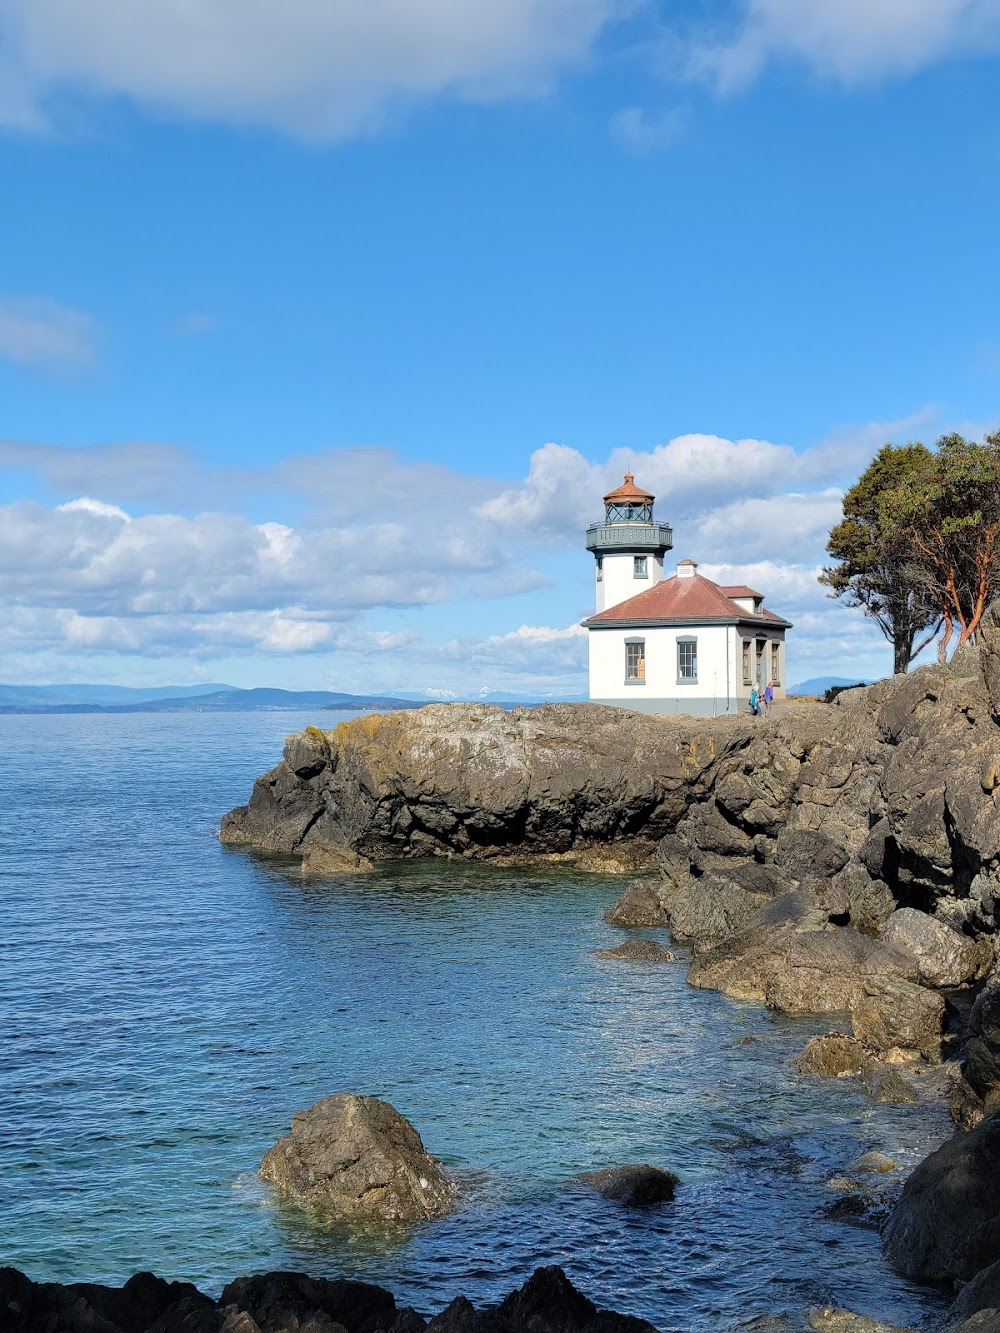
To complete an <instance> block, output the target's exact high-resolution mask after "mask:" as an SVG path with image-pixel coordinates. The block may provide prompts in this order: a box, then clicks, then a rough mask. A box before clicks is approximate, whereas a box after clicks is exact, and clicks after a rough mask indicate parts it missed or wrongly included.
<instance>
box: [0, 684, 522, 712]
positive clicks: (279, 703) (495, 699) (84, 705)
mask: <svg viewBox="0 0 1000 1333" xmlns="http://www.w3.org/2000/svg"><path fill="white" fill-rule="evenodd" d="M436 702H440V701H439V700H437V699H431V698H428V696H427V695H426V694H410V693H401V694H377V695H374V694H342V693H340V692H339V691H337V690H278V689H265V688H262V689H253V690H242V689H239V688H238V687H237V686H235V685H161V686H159V687H156V688H152V689H132V688H129V687H128V686H125V685H0V713H191V712H197V713H249V712H260V711H270V712H274V711H278V710H289V709H296V708H315V709H318V710H320V711H324V710H337V711H344V712H364V711H366V710H369V709H378V710H379V711H380V712H387V711H389V710H390V709H399V708H413V707H419V706H420V705H422V704H428V703H436ZM447 702H453V701H452V700H448V701H447ZM466 702H468V700H466ZM476 702H485V703H495V704H501V705H513V704H527V705H532V704H540V703H545V702H546V701H545V700H544V699H538V698H529V697H526V696H518V695H513V694H506V693H504V692H503V691H500V690H498V691H496V692H493V691H490V692H488V693H484V694H482V695H479V696H477V698H476Z"/></svg>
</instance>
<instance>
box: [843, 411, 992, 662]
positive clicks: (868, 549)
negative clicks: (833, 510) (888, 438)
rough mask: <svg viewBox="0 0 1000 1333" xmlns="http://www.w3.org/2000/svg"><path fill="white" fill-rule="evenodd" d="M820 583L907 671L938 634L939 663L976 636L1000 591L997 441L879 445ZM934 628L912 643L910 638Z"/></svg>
mask: <svg viewBox="0 0 1000 1333" xmlns="http://www.w3.org/2000/svg"><path fill="white" fill-rule="evenodd" d="M827 551H828V552H829V553H830V555H831V556H833V558H834V560H835V561H837V563H836V564H835V565H832V566H831V567H830V568H828V569H825V570H824V571H823V574H822V575H821V580H820V581H821V582H823V583H825V584H826V585H827V586H828V587H829V588H830V589H831V592H832V595H833V596H835V597H843V598H845V600H846V601H847V604H848V605H850V606H861V607H863V608H864V610H865V613H866V614H867V615H870V616H872V617H873V618H874V619H875V620H876V622H877V623H878V625H879V627H880V628H881V629H882V632H883V633H884V634H885V636H886V638H888V639H889V640H890V641H891V642H892V644H893V649H894V658H895V663H894V665H895V670H896V671H897V672H898V671H905V670H906V668H907V666H908V665H909V663H910V662H911V661H912V660H913V658H914V657H915V656H916V654H917V653H918V652H919V651H920V650H921V648H923V647H924V646H925V645H926V644H927V643H928V642H929V639H930V637H933V633H934V632H936V630H937V627H938V626H939V625H940V626H943V632H942V638H941V645H940V653H941V656H942V657H944V655H945V653H946V652H947V647H948V643H949V641H950V639H951V637H952V634H953V633H954V631H955V630H956V629H957V630H958V634H959V640H958V642H959V646H961V645H962V644H963V643H967V642H968V641H969V640H970V639H971V638H972V637H973V636H974V635H975V633H976V630H977V628H978V626H979V622H980V620H981V618H982V615H983V612H984V611H985V609H986V607H987V605H988V604H989V601H990V599H991V598H992V597H993V596H994V595H995V593H996V591H997V589H998V586H1000V431H997V432H995V433H994V434H992V435H987V436H986V438H985V440H983V442H982V443H975V442H972V441H969V440H966V439H964V438H963V437H962V436H961V435H945V436H942V438H941V439H940V440H939V441H938V443H937V447H936V449H935V450H934V451H931V450H930V449H928V448H927V447H926V446H925V445H923V444H908V445H903V446H897V445H892V444H887V445H886V446H885V447H884V448H883V449H881V450H880V451H879V453H878V455H877V456H876V457H875V458H874V459H873V461H872V463H871V465H870V466H869V467H868V469H867V470H866V472H865V473H864V475H863V476H862V477H861V478H860V479H859V480H858V481H857V482H856V483H855V485H854V486H852V487H851V489H850V490H849V491H848V492H847V494H846V495H845V496H844V518H843V521H842V522H841V523H838V524H837V526H836V527H835V528H834V529H833V531H832V532H831V533H830V540H829V542H828V544H827ZM929 626H933V627H934V629H933V630H932V633H931V635H930V636H929V637H928V638H925V639H924V641H923V642H922V643H917V642H916V639H917V635H918V634H920V633H921V632H922V631H923V630H925V629H927V628H928V627H929Z"/></svg>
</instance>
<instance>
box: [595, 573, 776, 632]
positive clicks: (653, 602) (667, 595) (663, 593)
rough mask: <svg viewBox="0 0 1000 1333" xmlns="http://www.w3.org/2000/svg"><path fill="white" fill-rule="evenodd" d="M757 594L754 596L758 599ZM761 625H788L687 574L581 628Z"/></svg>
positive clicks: (656, 585) (611, 608)
mask: <svg viewBox="0 0 1000 1333" xmlns="http://www.w3.org/2000/svg"><path fill="white" fill-rule="evenodd" d="M759 595H760V594H759V593H758V594H755V596H759ZM712 620H714V621H719V622H730V623H731V622H733V621H747V622H754V621H757V622H761V621H767V623H768V624H770V625H775V626H777V625H785V626H788V627H789V628H790V622H789V621H787V620H785V619H784V618H783V617H782V616H779V615H776V614H775V613H774V612H773V611H761V612H760V613H759V614H756V615H754V614H752V613H751V612H749V611H747V610H745V609H744V608H743V607H742V606H738V605H737V603H736V602H734V601H732V599H731V598H729V597H727V595H726V590H725V589H724V588H720V587H719V585H718V584H717V583H713V582H712V580H711V579H706V578H705V577H704V575H702V574H689V575H687V576H685V577H684V578H677V577H676V576H675V577H672V578H669V579H661V580H660V582H659V583H654V584H653V586H652V587H651V588H647V589H646V590H645V591H644V592H640V593H638V594H637V595H636V596H635V597H629V598H628V599H627V600H626V601H624V602H619V603H618V605H617V606H609V607H608V609H607V610H606V611H599V612H598V613H597V615H594V616H590V617H589V619H587V620H585V621H584V622H583V623H584V624H585V625H608V624H611V625H619V624H623V623H628V624H630V625H647V624H651V623H657V622H660V621H667V622H677V623H680V624H694V623H703V622H705V621H712Z"/></svg>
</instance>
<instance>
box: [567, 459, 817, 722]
mask: <svg viewBox="0 0 1000 1333" xmlns="http://www.w3.org/2000/svg"><path fill="white" fill-rule="evenodd" d="M655 498H656V497H655V496H652V495H650V493H649V491H644V490H643V489H642V487H641V486H637V485H636V484H635V478H634V477H633V476H632V474H631V472H626V474H625V480H624V482H623V483H622V485H621V486H619V487H617V489H615V490H613V491H609V492H608V494H607V495H606V496H605V497H604V522H603V523H592V524H591V526H590V527H589V528H588V529H587V550H588V551H591V552H592V553H593V556H594V563H595V566H596V568H595V574H594V577H595V581H596V592H597V596H596V599H595V600H596V602H597V609H596V611H595V613H594V614H593V615H592V616H590V617H589V619H587V620H585V621H584V622H583V624H584V626H585V628H586V629H587V630H588V631H589V633H588V635H587V638H588V641H589V649H590V697H591V699H592V700H593V701H594V703H601V704H611V705H613V706H615V707H618V708H630V709H633V710H636V711H638V712H641V713H660V714H666V715H671V714H673V715H676V714H681V713H686V714H688V715H690V716H692V717H716V716H718V715H720V714H725V713H729V714H733V713H738V712H741V711H743V710H744V709H745V708H746V705H747V701H748V699H749V697H750V691H751V690H752V689H754V687H756V688H757V689H758V690H761V691H762V690H763V689H764V687H765V685H770V686H771V689H772V694H773V696H774V698H775V700H777V701H779V702H780V701H781V700H782V699H783V698H784V693H785V692H784V684H783V683H784V679H785V631H786V630H789V629H791V628H792V626H791V622H790V621H788V620H786V619H785V618H784V616H779V615H777V614H776V613H775V612H774V611H770V610H768V609H767V608H766V607H765V606H764V595H763V593H759V592H757V591H756V590H755V589H754V588H750V587H747V585H746V584H742V583H741V584H728V585H725V586H723V585H722V584H719V583H714V582H713V581H712V580H711V579H709V578H706V577H705V576H704V575H703V574H699V573H698V566H697V565H696V564H695V562H694V561H693V560H689V559H685V560H681V561H679V562H678V564H677V566H676V571H674V570H671V571H670V572H669V573H667V574H664V569H663V557H664V556H665V555H666V553H667V552H668V551H669V550H671V548H672V547H673V544H674V541H673V533H672V532H671V531H670V529H669V528H668V527H667V525H666V524H665V523H657V522H655V521H654V519H653V501H654V499H655Z"/></svg>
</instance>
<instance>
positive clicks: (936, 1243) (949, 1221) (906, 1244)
mask: <svg viewBox="0 0 1000 1333" xmlns="http://www.w3.org/2000/svg"><path fill="white" fill-rule="evenodd" d="M885 1251H886V1254H887V1256H888V1258H889V1260H890V1261H891V1263H892V1264H893V1266H894V1267H895V1268H897V1269H898V1270H899V1271H900V1272H901V1273H903V1274H904V1275H905V1276H906V1277H910V1278H916V1279H917V1280H918V1281H922V1282H946V1281H949V1280H955V1281H957V1282H968V1281H969V1280H970V1279H971V1278H973V1277H975V1275H976V1274H977V1273H978V1272H979V1271H980V1270H981V1269H983V1268H986V1267H987V1266H989V1265H990V1264H993V1263H996V1262H997V1261H998V1260H1000V1117H998V1116H990V1117H989V1118H987V1119H986V1120H984V1121H983V1122H982V1123H981V1124H980V1125H977V1126H976V1128H975V1129H970V1130H969V1132H968V1133H967V1134H958V1135H956V1136H955V1137H954V1138H952V1139H949V1140H948V1142H947V1143H944V1144H943V1145H942V1146H941V1147H940V1148H938V1150H937V1152H933V1153H931V1155H930V1156H929V1157H926V1158H924V1160H923V1161H922V1162H921V1163H920V1165H919V1166H918V1167H917V1168H916V1170H915V1171H914V1172H913V1174H912V1175H911V1176H910V1178H909V1179H908V1180H907V1182H906V1184H905V1185H904V1186H903V1193H902V1196H901V1197H900V1200H899V1202H898V1203H897V1204H896V1207H895V1208H894V1209H893V1212H892V1216H891V1218H890V1220H889V1225H888V1227H887V1228H886V1232H885Z"/></svg>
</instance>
